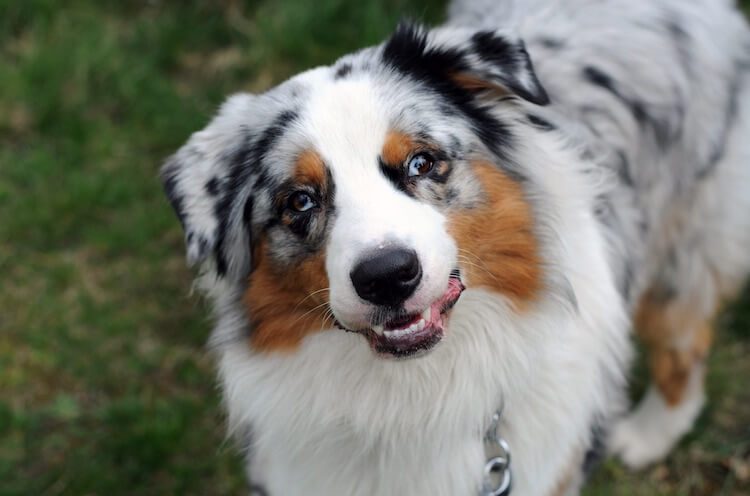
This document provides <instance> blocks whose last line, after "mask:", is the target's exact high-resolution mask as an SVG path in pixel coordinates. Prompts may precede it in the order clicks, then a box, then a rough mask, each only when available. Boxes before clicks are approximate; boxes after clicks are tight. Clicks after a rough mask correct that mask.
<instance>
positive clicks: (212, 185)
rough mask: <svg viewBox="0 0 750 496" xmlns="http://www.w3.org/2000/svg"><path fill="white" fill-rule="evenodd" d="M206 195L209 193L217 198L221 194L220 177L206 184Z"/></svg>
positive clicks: (213, 178)
mask: <svg viewBox="0 0 750 496" xmlns="http://www.w3.org/2000/svg"><path fill="white" fill-rule="evenodd" d="M206 193H208V194H209V195H211V196H216V195H218V194H219V178H218V177H212V178H211V180H209V181H208V182H207V183H206Z"/></svg>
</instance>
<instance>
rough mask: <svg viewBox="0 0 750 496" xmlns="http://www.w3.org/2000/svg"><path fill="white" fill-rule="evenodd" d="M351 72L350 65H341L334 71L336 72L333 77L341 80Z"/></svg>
mask: <svg viewBox="0 0 750 496" xmlns="http://www.w3.org/2000/svg"><path fill="white" fill-rule="evenodd" d="M351 72H352V65H351V64H341V65H340V66H339V68H338V69H336V72H335V73H334V75H333V77H334V79H343V78H345V77H346V76H348V75H349V74H351Z"/></svg>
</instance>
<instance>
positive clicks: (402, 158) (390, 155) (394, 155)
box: [380, 131, 417, 167]
mask: <svg viewBox="0 0 750 496" xmlns="http://www.w3.org/2000/svg"><path fill="white" fill-rule="evenodd" d="M416 147H417V144H416V143H415V142H414V140H413V139H412V138H411V136H409V135H407V134H403V133H399V132H396V131H389V132H388V134H387V135H386V137H385V143H383V150H382V151H381V152H380V157H381V158H382V159H383V162H384V163H385V165H386V166H391V167H401V166H402V165H403V163H404V162H406V159H407V158H409V154H410V153H411V152H413V151H414V149H415V148H416Z"/></svg>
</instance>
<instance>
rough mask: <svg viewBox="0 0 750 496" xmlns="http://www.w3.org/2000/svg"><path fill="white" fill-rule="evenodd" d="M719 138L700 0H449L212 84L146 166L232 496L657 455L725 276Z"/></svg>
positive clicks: (545, 488)
mask: <svg viewBox="0 0 750 496" xmlns="http://www.w3.org/2000/svg"><path fill="white" fill-rule="evenodd" d="M748 136H750V30H748V27H747V24H746V23H745V20H744V19H743V17H742V15H741V14H740V13H739V11H738V10H737V9H736V7H735V6H734V5H733V4H732V3H731V2H729V1H725V0H722V1H720V0H694V1H691V2H684V1H682V0H663V1H660V2H652V1H649V0H628V1H625V0H602V1H596V2H594V1H590V0H568V1H565V2H562V1H553V0H526V1H523V2H522V1H520V0H519V1H512V0H505V1H501V0H492V1H490V0H455V1H454V2H453V3H452V4H451V6H450V7H449V19H448V21H447V22H446V23H445V24H444V25H442V26H440V27H437V28H435V29H431V30H428V29H425V28H423V27H420V26H418V25H413V24H412V25H410V24H402V25H401V26H400V27H398V28H397V30H396V31H395V33H394V34H393V35H392V36H391V37H390V38H389V39H387V40H386V41H385V42H383V43H382V44H381V45H378V46H375V47H371V48H365V49H363V50H361V51H358V52H356V53H353V54H350V55H347V56H344V57H343V58H341V59H340V60H338V61H336V62H335V63H334V64H333V65H331V66H329V67H320V68H316V69H312V70H309V71H307V72H303V73H301V74H299V75H297V76H295V77H293V78H291V79H290V80H288V81H286V82H284V83H282V84H280V85H279V86H277V87H275V88H273V89H271V90H269V91H267V92H266V93H263V94H258V95H254V94H246V93H242V94H237V95H234V96H231V97H230V98H229V99H228V100H227V101H226V102H225V103H224V104H223V105H222V106H221V108H220V110H219V111H218V114H217V115H216V116H215V117H214V119H213V120H212V121H211V122H210V123H209V124H208V125H207V127H206V128H205V129H203V130H201V131H198V132H196V133H195V134H193V136H192V137H190V139H189V140H188V141H187V143H186V144H185V145H184V146H183V147H182V148H180V150H179V151H177V152H176V153H175V154H174V155H173V156H172V157H170V158H169V159H167V161H166V162H165V164H164V166H163V168H162V173H161V177H162V181H163V184H164V188H165V191H166V195H167V196H168V198H169V200H170V202H171V204H172V206H173V207H174V210H175V211H176V212H177V216H178V218H179V220H180V222H181V224H182V227H183V228H184V231H185V239H186V245H187V259H188V261H189V263H190V264H192V265H197V266H199V267H200V272H199V275H198V278H197V285H198V287H200V288H201V289H202V290H203V291H204V292H205V294H207V295H208V297H209V299H210V300H211V301H212V303H213V308H214V315H215V320H216V323H215V329H214V331H213V334H212V338H211V341H210V346H211V348H212V349H213V350H214V351H215V353H216V356H217V361H218V374H219V378H220V383H221V388H222V393H223V398H224V403H225V405H226V409H227V411H228V422H229V427H230V432H231V433H232V434H233V435H234V436H235V437H236V438H237V439H238V440H239V441H240V442H241V443H242V446H243V448H245V449H246V450H247V471H248V476H249V479H250V481H251V483H252V484H253V487H254V489H253V491H256V493H257V494H269V495H281V494H307V495H322V494H325V495H427V494H429V495H453V496H455V495H477V494H482V495H485V494H513V495H532V496H534V495H542V496H547V495H558V494H577V493H578V491H579V490H580V487H581V485H582V483H583V481H584V480H585V477H586V473H587V472H588V471H590V469H591V467H592V466H593V464H594V461H595V460H596V459H597V457H600V456H601V455H603V454H604V451H605V450H609V452H610V453H613V454H615V455H618V456H619V457H621V459H622V460H623V461H624V462H625V463H626V464H627V465H628V466H631V467H634V468H639V467H642V466H645V465H647V464H649V463H652V462H654V461H656V460H659V459H661V458H663V457H664V456H666V454H667V453H668V452H669V450H670V448H671V447H673V446H674V444H675V443H676V442H677V441H678V440H679V439H680V437H681V436H682V435H684V434H685V433H686V432H687V431H688V430H689V429H690V427H691V425H692V423H693V422H694V420H695V418H696V416H697V415H698V413H699V412H700V411H701V407H702V405H703V404H704V392H703V376H704V359H705V357H706V354H707V353H708V351H709V347H710V343H711V339H712V325H711V320H712V317H713V316H714V315H715V313H716V312H717V309H718V308H719V307H720V305H721V304H722V302H724V301H726V300H727V299H729V298H732V297H733V296H734V295H735V294H736V293H737V291H738V290H739V288H740V287H741V285H742V284H743V282H744V280H745V278H746V276H747V275H748V273H750V215H748V213H749V212H750V140H748V139H747V138H748ZM632 329H636V330H637V334H638V335H639V336H640V337H641V338H642V340H643V342H644V343H645V344H646V346H647V349H648V353H649V359H648V361H649V364H650V370H651V374H652V385H651V386H650V388H649V390H648V392H647V393H646V395H645V397H644V399H643V400H642V402H641V403H640V405H638V406H637V407H636V408H635V409H634V410H633V412H632V413H629V414H628V413H626V412H625V410H626V407H627V405H626V403H627V402H626V399H625V391H626V386H627V381H626V376H627V371H628V370H627V369H628V366H629V363H630V358H631V354H632V351H631V348H632V346H631V330H632Z"/></svg>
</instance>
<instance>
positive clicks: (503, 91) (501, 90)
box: [451, 73, 512, 98]
mask: <svg viewBox="0 0 750 496" xmlns="http://www.w3.org/2000/svg"><path fill="white" fill-rule="evenodd" d="M451 79H453V81H454V82H455V83H456V84H458V85H459V86H461V87H462V88H464V89H465V90H467V91H487V92H490V93H491V94H492V96H495V97H498V98H501V97H505V96H509V95H511V94H512V93H511V92H510V91H508V89H507V88H505V87H504V86H501V85H499V84H497V83H492V82H490V81H487V80H486V79H482V78H478V77H476V76H472V75H470V74H464V73H457V74H454V75H453V76H452V77H451Z"/></svg>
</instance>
